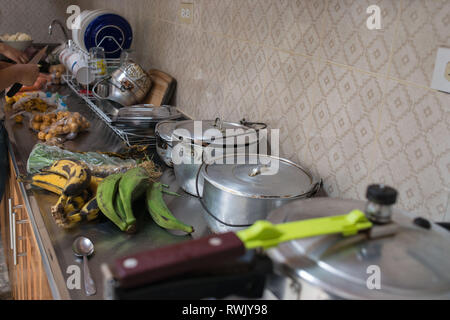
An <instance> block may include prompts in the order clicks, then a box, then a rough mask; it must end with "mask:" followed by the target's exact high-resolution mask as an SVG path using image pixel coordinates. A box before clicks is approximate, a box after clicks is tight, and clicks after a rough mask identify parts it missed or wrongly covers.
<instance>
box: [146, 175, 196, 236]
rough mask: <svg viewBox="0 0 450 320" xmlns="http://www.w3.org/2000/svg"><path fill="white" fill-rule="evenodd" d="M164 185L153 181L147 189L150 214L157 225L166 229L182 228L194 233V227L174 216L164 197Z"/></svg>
mask: <svg viewBox="0 0 450 320" xmlns="http://www.w3.org/2000/svg"><path fill="white" fill-rule="evenodd" d="M163 190H164V189H163V185H162V184H161V183H153V186H152V187H151V188H148V189H147V195H146V200H147V207H148V211H149V212H150V215H151V216H152V218H153V220H154V221H155V222H156V224H157V225H159V226H160V227H162V228H164V229H169V230H181V231H184V232H186V233H189V234H190V233H193V232H194V228H193V227H192V226H188V225H187V224H185V223H183V222H181V221H180V220H178V219H177V218H176V217H174V216H173V214H172V212H170V210H169V208H167V205H166V203H165V202H164V199H163Z"/></svg>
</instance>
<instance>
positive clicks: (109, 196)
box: [97, 173, 133, 232]
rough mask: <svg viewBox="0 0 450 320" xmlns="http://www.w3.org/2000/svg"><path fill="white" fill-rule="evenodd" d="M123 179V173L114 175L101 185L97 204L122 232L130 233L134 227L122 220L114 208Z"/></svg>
mask: <svg viewBox="0 0 450 320" xmlns="http://www.w3.org/2000/svg"><path fill="white" fill-rule="evenodd" d="M122 177H123V174H121V173H118V174H113V175H111V176H109V177H107V178H105V180H103V181H102V183H100V185H99V186H98V190H97V203H98V207H99V208H100V210H101V211H102V212H103V214H104V215H105V216H106V217H107V218H108V219H109V220H111V221H112V222H113V223H114V224H115V225H117V226H118V227H119V228H120V230H122V231H126V232H130V231H132V229H133V227H132V226H129V225H128V224H127V223H126V222H125V221H123V220H122V219H121V218H120V216H119V215H118V214H117V212H116V210H115V207H114V200H115V198H116V196H119V195H118V194H117V193H118V191H119V183H120V181H121V179H122Z"/></svg>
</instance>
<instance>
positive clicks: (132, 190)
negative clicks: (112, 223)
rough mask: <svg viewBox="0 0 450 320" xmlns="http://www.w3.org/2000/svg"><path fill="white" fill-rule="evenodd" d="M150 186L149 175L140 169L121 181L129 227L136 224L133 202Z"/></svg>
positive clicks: (128, 174)
mask: <svg viewBox="0 0 450 320" xmlns="http://www.w3.org/2000/svg"><path fill="white" fill-rule="evenodd" d="M149 186H150V180H149V176H148V173H147V171H146V170H145V169H143V168H140V167H138V168H134V169H131V170H129V171H127V172H126V173H125V174H124V175H123V177H122V179H121V180H120V184H119V195H120V199H121V200H122V204H123V209H124V210H125V216H126V219H125V222H126V224H127V225H135V224H136V218H135V217H134V214H133V202H134V200H136V199H138V198H139V197H141V196H142V195H143V194H144V193H145V191H146V190H147V189H148V187H149Z"/></svg>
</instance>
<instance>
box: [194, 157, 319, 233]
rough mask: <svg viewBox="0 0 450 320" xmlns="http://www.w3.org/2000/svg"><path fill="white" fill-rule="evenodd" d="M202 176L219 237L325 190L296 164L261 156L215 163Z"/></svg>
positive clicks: (207, 208)
mask: <svg viewBox="0 0 450 320" xmlns="http://www.w3.org/2000/svg"><path fill="white" fill-rule="evenodd" d="M228 163H229V164H228ZM200 175H201V176H202V177H203V179H204V182H203V195H202V197H201V198H200V201H201V203H202V205H203V207H204V209H205V210H204V211H205V212H206V214H205V220H206V221H207V223H208V226H209V228H210V229H211V230H212V231H213V232H216V233H222V232H228V231H238V230H241V229H243V228H247V227H249V226H251V225H252V224H253V223H255V222H256V221H258V220H265V219H266V218H267V216H268V215H269V213H270V212H271V211H273V210H275V209H277V208H280V207H282V206H284V205H285V204H287V203H289V202H292V201H294V200H298V199H306V198H310V197H312V196H314V195H315V194H316V193H317V192H318V191H319V189H320V188H321V186H322V181H321V180H320V179H318V178H316V177H314V175H313V174H312V173H310V172H309V171H308V170H306V169H304V168H303V167H301V166H300V165H298V164H296V163H293V162H291V161H289V160H286V159H282V158H279V157H275V156H268V155H257V154H250V155H249V154H247V155H245V154H237V155H225V156H222V157H219V158H215V159H212V160H211V161H210V163H209V164H203V165H202V168H201V172H200Z"/></svg>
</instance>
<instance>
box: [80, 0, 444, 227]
mask: <svg viewBox="0 0 450 320" xmlns="http://www.w3.org/2000/svg"><path fill="white" fill-rule="evenodd" d="M186 2H190V1H186ZM193 2H194V8H195V9H194V10H195V14H194V22H193V24H191V25H186V24H181V23H180V22H179V21H178V19H177V12H178V7H179V3H180V0H164V1H163V0H140V1H136V0H134V1H131V0H129V1H119V0H114V1H111V0H109V1H105V0H103V1H100V0H94V1H84V0H81V1H78V3H79V4H81V5H82V7H83V8H92V7H95V8H103V7H109V8H113V9H115V10H117V11H119V12H122V14H123V15H125V16H126V17H127V18H128V19H129V20H130V21H131V23H132V25H133V27H134V29H135V33H136V38H135V50H136V56H137V57H138V59H139V61H140V62H141V63H142V64H143V65H144V66H145V67H146V68H150V67H155V68H160V69H162V70H164V71H166V72H168V73H170V74H172V75H173V76H174V77H175V78H176V79H177V80H178V82H179V86H178V90H177V96H176V104H177V106H179V107H180V108H181V109H183V110H184V111H185V112H186V113H187V114H189V115H191V116H192V117H194V118H198V119H205V118H215V117H217V116H222V117H223V118H225V119H227V120H231V121H236V120H240V119H242V118H244V117H245V118H247V119H251V120H255V121H265V122H268V123H269V124H270V125H271V127H273V128H280V129H281V141H282V145H281V153H282V156H284V157H287V158H289V159H292V160H294V161H297V162H299V163H301V164H303V165H304V166H306V167H308V168H310V169H312V170H313V171H314V172H315V173H316V174H318V175H319V176H320V177H322V178H323V179H324V181H325V189H326V191H327V192H328V194H329V195H330V196H332V197H342V198H357V199H364V198H365V197H364V196H365V195H364V193H365V190H366V187H367V185H368V184H370V183H372V182H384V183H388V184H390V185H393V186H395V187H396V188H397V189H398V190H399V191H400V203H399V206H400V207H402V208H404V209H407V210H408V211H410V212H413V213H416V214H420V215H423V216H428V217H430V218H432V219H434V220H438V221H440V220H446V221H450V206H449V201H450V96H449V95H447V94H444V93H439V92H436V91H434V90H431V89H430V88H429V85H430V82H431V76H432V72H433V66H434V59H435V56H436V50H437V48H438V47H439V46H450V0H194V1H193ZM373 4H376V5H378V6H379V7H380V8H381V16H382V29H381V30H374V31H371V30H369V29H368V28H367V27H366V20H367V18H368V15H367V14H366V8H367V7H369V5H373Z"/></svg>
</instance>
